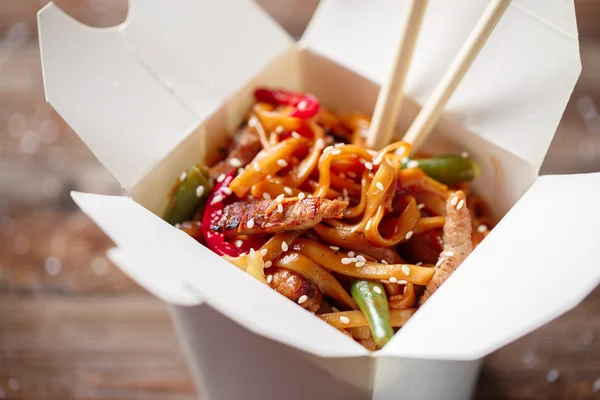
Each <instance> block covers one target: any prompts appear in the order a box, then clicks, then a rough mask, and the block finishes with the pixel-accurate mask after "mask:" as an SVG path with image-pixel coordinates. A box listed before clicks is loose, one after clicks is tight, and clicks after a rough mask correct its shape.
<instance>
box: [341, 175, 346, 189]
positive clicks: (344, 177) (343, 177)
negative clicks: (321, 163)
mask: <svg viewBox="0 0 600 400" xmlns="http://www.w3.org/2000/svg"><path fill="white" fill-rule="evenodd" d="M340 178H342V179H346V174H345V173H343V172H342V173H341V174H340ZM344 189H345V188H344Z"/></svg>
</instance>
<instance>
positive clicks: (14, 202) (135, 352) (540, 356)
mask: <svg viewBox="0 0 600 400" xmlns="http://www.w3.org/2000/svg"><path fill="white" fill-rule="evenodd" d="M45 3H46V1H40V0H14V1H12V0H2V1H1V2H0V399H23V400H38V399H40V400H41V399H48V400H55V399H56V400H70V399H103V400H129V399H148V400H153V399H175V400H179V399H185V400H188V399H194V398H196V392H195V388H194V385H193V382H192V380H191V377H190V374H189V372H188V371H187V368H186V365H185V363H184V360H183V356H182V354H181V351H180V349H179V346H178V343H177V340H176V337H175V334H174V331H173V327H172V325H171V321H170V317H169V314H168V311H167V308H166V307H165V305H164V304H163V303H161V302H160V301H158V300H156V299H155V298H153V297H152V296H150V295H149V294H147V293H146V292H145V291H144V290H143V289H141V288H140V287H139V286H138V285H137V284H136V283H135V282H133V281H131V280H130V279H128V278H127V277H126V276H125V275H123V274H122V273H121V272H120V271H119V270H118V269H116V268H115V267H114V266H113V265H111V264H110V263H109V262H108V261H107V260H106V258H105V257H104V256H103V254H104V252H105V250H106V249H107V248H109V247H110V246H111V243H110V240H109V239H108V238H107V237H106V236H105V235H104V234H103V233H102V232H100V230H99V229H98V228H97V227H96V226H95V225H94V224H93V223H92V222H91V221H90V220H89V219H88V218H87V217H85V216H84V215H82V213H81V212H80V211H78V210H77V209H76V207H75V205H74V204H73V202H72V201H71V199H70V197H69V191H70V190H81V191H92V192H96V193H106V194H119V193H121V188H120V187H119V185H118V184H117V183H116V182H115V180H114V179H113V178H112V177H111V176H110V175H109V174H108V173H107V172H106V171H105V170H104V168H103V167H102V166H101V165H100V164H99V163H98V161H97V160H96V159H95V158H94V157H93V155H92V154H91V153H90V151H89V150H88V149H87V148H86V147H85V145H84V144H83V143H81V141H80V140H79V139H78V138H77V137H76V136H75V134H74V133H73V132H72V131H70V129H69V128H68V127H67V126H66V124H65V123H64V122H63V121H62V120H61V119H60V117H59V116H57V115H56V113H55V112H53V111H52V110H51V109H50V108H49V107H48V106H47V105H46V103H45V100H44V95H43V90H42V79H41V71H40V62H39V53H38V44H37V37H36V26H35V12H36V10H37V9H38V8H40V7H41V6H43V4H45ZM57 3H58V4H59V5H60V6H61V7H63V9H65V10H66V11H67V12H69V13H70V14H71V15H73V16H75V17H76V18H78V19H79V20H81V21H83V22H85V23H88V24H91V25H93V26H111V25H115V24H118V23H120V22H121V21H122V20H123V19H124V17H125V15H126V12H127V6H126V1H125V0H85V1H84V0H60V1H57ZM259 3H260V4H262V5H263V6H265V8H267V9H268V10H269V12H271V13H272V14H273V15H274V17H275V18H276V19H277V20H278V21H280V22H281V23H282V24H283V25H284V26H285V27H286V28H287V29H288V30H289V31H290V32H291V33H292V34H293V35H295V36H297V35H299V34H300V33H301V32H302V30H303V29H304V26H305V25H306V22H307V21H308V19H309V18H310V15H311V13H312V11H313V10H314V7H315V5H316V3H317V0H310V1H309V0H288V1H286V2H282V1H278V0H261V1H259ZM577 4H578V7H579V8H578V17H579V22H580V31H581V33H582V37H581V52H582V60H583V65H584V69H583V73H582V77H581V79H580V81H579V83H578V85H577V88H576V90H575V92H574V94H573V96H572V99H571V102H570V103H569V106H568V108H567V111H566V113H565V116H564V118H563V121H562V122H561V126H560V128H559V130H558V133H557V136H556V138H555V140H554V141H553V143H552V145H551V151H550V153H549V155H548V157H547V159H546V162H545V164H544V167H543V172H546V173H555V172H568V173H572V172H586V171H600V115H599V114H598V112H597V109H596V104H599V103H598V102H600V38H599V37H596V35H598V34H600V23H598V21H600V2H598V1H592V0H579V1H577ZM599 268H600V266H599ZM509 287H510V282H507V288H509ZM567 289H568V288H567ZM507 295H508V294H507ZM519 295H523V296H526V295H535V294H531V293H523V294H519ZM559 295H560V293H557V296H559ZM599 310H600V289H596V290H595V291H594V292H593V293H592V294H591V295H590V296H589V297H588V298H587V299H586V300H585V301H584V302H583V303H582V304H580V305H579V306H577V307H576V308H575V309H574V310H572V311H570V312H568V313H567V314H565V315H563V316H561V317H559V318H558V319H556V320H555V321H553V322H551V323H549V324H547V325H546V326H544V327H542V328H540V329H538V330H536V331H534V332H533V333H531V334H529V335H527V336H525V337H523V338H521V339H519V340H517V341H516V342H514V343H512V344H510V345H508V346H506V347H504V348H503V349H501V350H499V351H497V352H495V353H494V354H492V355H490V356H489V357H487V359H486V360H485V364H484V368H483V371H482V374H481V377H480V380H479V384H478V387H477V391H476V398H477V399H600V312H599ZM595 382H596V385H597V387H596V391H594V390H595V389H594V383H595Z"/></svg>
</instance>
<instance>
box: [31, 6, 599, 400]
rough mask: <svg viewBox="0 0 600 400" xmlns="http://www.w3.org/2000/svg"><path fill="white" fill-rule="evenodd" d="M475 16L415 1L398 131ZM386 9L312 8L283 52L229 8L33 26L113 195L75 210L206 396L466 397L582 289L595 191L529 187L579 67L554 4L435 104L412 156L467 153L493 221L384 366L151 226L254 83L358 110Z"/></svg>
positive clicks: (583, 183)
mask: <svg viewBox="0 0 600 400" xmlns="http://www.w3.org/2000/svg"><path fill="white" fill-rule="evenodd" d="M486 3H487V2H486V1H482V0H453V1H448V0H431V1H430V5H429V8H428V11H427V14H426V16H425V21H424V23H423V28H422V33H421V35H420V38H419V41H418V44H417V49H416V53H415V56H414V61H413V64H412V66H411V69H410V73H409V76H408V80H407V84H406V91H407V94H408V96H409V97H410V99H407V101H406V103H405V104H406V106H405V108H404V110H403V114H402V116H401V117H400V120H399V128H400V130H401V131H403V130H405V129H406V127H407V126H408V124H409V123H410V121H411V120H412V119H413V118H414V116H415V115H416V113H417V112H418V110H419V107H420V106H419V104H423V102H424V101H426V100H427V98H428V97H429V95H430V94H431V92H432V90H433V88H434V87H435V85H436V84H437V82H438V81H439V80H440V78H441V76H442V74H443V73H444V71H445V69H446V67H447V66H448V65H449V63H450V61H451V59H452V58H453V57H454V55H455V54H456V53H457V51H458V49H459V48H460V47H461V45H462V43H463V42H464V40H465V39H466V37H467V35H468V34H469V32H470V30H471V29H472V27H473V26H474V24H475V22H476V21H477V19H478V18H479V17H480V16H481V14H482V13H483V10H484V8H485V7H486V5H487V4H486ZM290 12H293V11H290ZM403 12H404V2H403V1H397V0H396V1H393V0H389V1H369V2H367V1H364V0H326V1H323V2H322V4H321V5H320V6H319V8H318V10H317V12H316V14H315V16H314V17H313V19H312V21H311V23H310V25H309V27H308V29H307V31H306V33H305V34H304V36H303V37H302V39H301V40H300V41H299V42H298V43H296V42H295V41H293V40H292V39H291V38H290V37H288V35H287V34H286V33H285V32H284V31H283V30H282V29H281V27H279V26H278V25H277V24H276V23H275V22H274V21H273V20H272V19H271V18H270V17H269V16H267V15H266V14H265V13H264V12H263V11H262V10H261V9H260V8H259V7H258V6H257V5H255V4H254V3H251V2H248V1H246V0H219V1H213V0H210V1H209V0H177V1H173V0H155V1H149V0H131V1H130V10H129V16H128V18H127V21H126V22H125V23H123V24H122V25H120V26H117V27H113V28H109V29H96V28H90V27H87V26H84V25H82V24H80V23H79V22H77V21H75V20H73V19H71V18H70V17H69V16H68V15H66V14H64V13H63V12H62V11H61V10H60V9H59V8H57V6H55V5H54V4H52V3H50V4H48V5H47V6H46V7H44V8H43V9H42V10H41V11H40V13H39V30H40V45H41V54H42V62H43V72H44V82H45V88H46V96H47V99H48V101H49V102H50V104H52V106H53V107H54V108H55V109H56V110H57V111H58V113H59V114H60V115H61V116H62V117H63V118H64V119H65V120H66V121H67V122H68V123H69V124H70V125H71V127H72V128H73V129H74V130H75V132H77V134H78V135H79V136H80V137H81V138H82V139H83V140H84V141H85V142H86V144H87V145H88V146H89V147H90V148H91V149H92V151H93V152H94V153H95V154H96V156H97V157H98V158H99V159H100V161H101V162H102V163H103V164H104V165H105V166H106V167H107V168H108V169H109V170H110V172H111V173H112V174H113V175H114V176H115V178H116V179H117V180H118V181H119V182H120V183H121V184H122V185H123V187H124V188H125V189H126V190H127V191H128V192H129V194H130V197H111V196H101V195H94V194H83V193H74V194H73V198H74V199H75V201H76V203H77V204H78V205H79V206H80V207H81V208H82V209H83V211H84V212H85V213H87V214H88V215H89V216H90V217H91V218H92V219H93V220H94V221H95V222H96V223H97V224H98V225H99V226H100V227H101V228H102V229H103V230H104V231H105V232H106V233H107V234H108V235H109V236H110V237H111V238H112V240H113V241H114V242H115V244H116V247H115V248H114V249H112V250H110V251H109V257H110V259H111V260H113V261H114V262H115V264H117V265H118V266H119V267H120V268H121V269H122V270H123V271H124V272H125V273H127V274H128V275H129V276H131V277H132V278H133V279H135V280H136V281H137V282H139V283H140V284H141V285H142V286H144V287H145V288H146V289H147V290H148V291H150V292H151V293H153V294H154V295H156V296H158V297H159V298H161V299H163V300H164V301H165V302H167V303H169V304H171V305H172V307H171V309H172V312H173V316H174V321H175V324H176V327H177V331H178V334H179V336H180V338H181V340H182V344H183V346H184V350H185V354H186V357H187V359H188V361H189V365H190V367H191V368H192V371H193V374H194V376H195V378H196V379H197V382H198V388H199V390H200V392H202V393H204V394H205V395H207V398H210V399H272V398H273V399H274V398H284V397H285V398H288V399H306V398H311V399H316V398H327V399H337V398H344V399H371V398H372V399H392V398H404V399H418V398H419V399H420V398H422V399H442V398H443V399H465V398H468V397H470V395H471V393H472V390H473V387H474V384H475V382H476V378H477V374H478V370H479V366H480V363H481V359H482V357H484V356H485V355H487V354H489V353H490V352H492V351H494V350H496V349H498V348H500V347H502V346H503V345H505V344H507V343H509V342H510V341H512V340H514V339H516V338H518V337H520V336H523V335H525V334H526V333H528V332H530V331H531V330H533V329H535V328H537V327H539V326H540V325H542V324H544V323H546V322H548V321H550V320H551V319H553V318H555V317H556V316H558V315H560V314H562V313H564V312H565V311H567V310H569V309H570V308H572V307H574V306H575V305H576V304H578V303H579V302H580V301H581V300H582V299H583V298H584V297H585V296H586V294H588V293H589V292H590V291H591V290H592V289H593V288H594V287H595V286H596V285H597V284H598V282H599V280H600V268H599V267H598V264H597V262H596V258H597V257H596V256H595V255H596V251H597V246H598V234H597V233H596V232H597V226H598V225H599V224H600V208H599V207H598V200H599V199H600V175H599V174H590V175H572V176H546V177H541V178H539V177H538V176H537V175H538V171H539V167H540V164H541V162H542V160H543V158H544V155H545V153H546V150H547V148H548V146H549V144H550V141H551V138H552V136H553V134H554V131H555V129H556V126H557V124H558V122H559V120H560V118H561V115H562V112H563V110H564V108H565V105H566V103H567V101H568V99H569V96H570V94H571V91H572V89H573V86H574V84H575V81H576V80H577V77H578V75H579V72H580V69H581V66H580V61H579V52H578V39H577V28H576V21H575V12H574V7H573V2H572V1H563V0H552V1H550V0H515V1H513V3H512V5H511V6H510V8H509V9H508V10H507V12H506V14H505V15H504V17H503V18H502V20H501V21H500V23H499V24H498V26H497V28H496V30H495V31H494V33H493V34H492V35H491V37H490V39H489V41H488V43H487V44H486V45H485V47H484V49H483V51H482V52H481V54H480V56H479V58H478V59H477V60H476V61H475V63H474V64H473V66H472V68H471V70H470V71H469V72H468V74H467V75H466V77H465V78H464V81H463V82H462V84H461V85H460V87H459V88H458V90H457V92H456V93H455V94H454V96H453V97H452V99H451V101H450V103H449V104H448V106H447V109H446V113H445V115H444V117H443V119H442V120H441V121H440V123H439V124H438V127H437V129H436V131H435V132H434V135H432V137H431V139H430V140H429V142H428V147H430V149H434V150H435V148H436V147H437V148H441V149H443V150H444V151H446V152H448V151H469V152H470V153H471V155H472V156H473V157H475V159H476V160H477V161H478V163H479V164H480V165H481V166H482V175H481V176H480V177H479V178H478V180H477V184H476V188H477V190H479V191H480V192H481V193H483V194H484V195H485V197H486V198H487V199H488V200H489V201H490V202H491V204H492V206H493V209H494V210H495V212H496V213H497V214H498V215H503V214H504V213H505V212H507V211H508V210H509V209H510V212H508V214H507V215H506V216H505V217H504V219H503V220H502V221H501V222H500V223H499V224H498V226H497V227H496V228H495V229H494V230H493V231H492V233H491V234H490V235H489V237H488V238H487V239H486V240H485V241H484V242H483V243H482V244H481V245H480V246H479V247H478V248H477V249H476V250H475V251H474V252H473V253H472V254H471V256H470V257H469V258H468V259H467V260H466V261H465V262H464V264H463V265H462V266H461V267H460V268H459V269H458V271H457V272H456V273H455V274H454V275H453V276H452V277H451V278H450V279H449V280H448V281H447V282H446V283H445V284H444V285H443V287H442V288H441V289H439V290H438V292H437V293H436V294H435V295H434V296H433V297H432V298H431V299H430V300H429V301H428V302H427V304H426V305H425V306H424V307H423V308H421V309H420V310H419V311H418V312H417V313H416V314H415V316H414V317H413V318H412V319H411V320H410V321H409V322H408V323H407V324H406V326H405V327H403V328H402V329H401V330H400V331H399V333H398V334H397V335H396V336H395V337H394V338H393V339H392V340H391V341H390V342H389V344H388V345H387V346H385V347H384V348H383V349H382V350H380V351H378V352H375V353H369V352H367V351H366V350H365V349H364V348H363V347H361V346H360V345H359V344H357V343H356V342H354V341H353V340H351V339H349V338H347V337H346V336H344V335H343V334H341V333H340V332H338V331H337V330H335V329H334V328H332V327H331V326H329V325H327V324H326V323H324V322H322V321H321V320H319V319H318V318H315V317H314V316H313V315H311V314H310V313H308V312H306V311H305V310H303V309H302V308H300V307H298V306H297V305H296V304H294V303H292V302H290V301H288V300H287V299H285V298H284V297H283V296H281V295H279V294H277V293H276V292H274V291H273V290H271V289H269V288H268V287H266V286H264V285H261V284H258V283H257V281H255V280H254V279H253V278H252V277H250V276H249V275H247V274H244V273H241V272H240V271H239V270H238V269H237V268H236V267H234V266H232V265H230V264H228V263H227V262H225V261H223V260H222V259H220V258H219V257H218V256H216V255H215V254H213V253H212V252H210V251H209V250H208V249H206V248H204V247H203V246H201V245H198V243H197V242H196V241H194V239H192V238H191V237H188V236H187V235H186V234H184V233H183V232H181V231H179V230H177V229H175V228H173V227H171V226H170V225H169V224H167V223H166V222H164V221H163V220H162V219H161V218H160V217H159V216H160V215H161V213H162V212H163V211H164V209H165V206H166V203H167V193H168V191H169V188H170V186H171V185H172V183H173V182H174V181H175V180H176V179H177V177H178V176H179V174H180V173H181V172H182V171H183V170H184V169H185V168H187V167H188V166H190V165H192V164H195V163H200V162H202V161H203V160H204V158H205V155H207V154H210V153H211V152H213V151H214V150H215V148H216V146H217V145H218V144H219V143H220V138H222V135H224V134H227V132H231V131H232V130H233V128H234V127H235V126H237V125H238V124H239V123H240V122H241V121H242V119H243V117H244V115H245V113H246V112H247V110H248V108H249V107H250V105H251V104H252V102H253V99H252V92H253V89H254V88H255V87H256V86H265V85H266V86H275V87H286V88H291V89H298V90H304V91H308V92H311V93H313V94H315V95H316V96H318V97H319V98H320V100H321V102H322V103H323V104H326V105H329V106H331V107H333V108H335V109H338V110H341V111H352V110H360V111H363V112H365V113H369V114H370V113H371V112H372V110H373V106H374V102H375V99H376V96H377V92H378V87H379V84H380V83H381V82H382V79H384V78H385V77H386V75H387V71H388V69H389V66H390V59H391V56H392V52H393V48H394V47H395V42H396V41H397V38H398V35H399V32H400V30H401V26H400V25H399V21H403V18H402V13H403ZM511 207H512V209H511ZM157 215H158V216H157Z"/></svg>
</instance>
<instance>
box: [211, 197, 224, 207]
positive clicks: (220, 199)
mask: <svg viewBox="0 0 600 400" xmlns="http://www.w3.org/2000/svg"><path fill="white" fill-rule="evenodd" d="M220 201H223V195H221V194H216V195H215V197H213V199H212V201H211V202H210V204H211V205H213V204H217V203H218V202H220Z"/></svg>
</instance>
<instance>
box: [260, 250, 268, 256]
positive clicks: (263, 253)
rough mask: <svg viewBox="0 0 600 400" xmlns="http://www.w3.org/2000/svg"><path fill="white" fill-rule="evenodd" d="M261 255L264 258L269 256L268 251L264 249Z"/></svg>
mask: <svg viewBox="0 0 600 400" xmlns="http://www.w3.org/2000/svg"><path fill="white" fill-rule="evenodd" d="M260 255H261V256H263V257H264V256H266V255H267V249H262V250H261V251H260Z"/></svg>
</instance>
